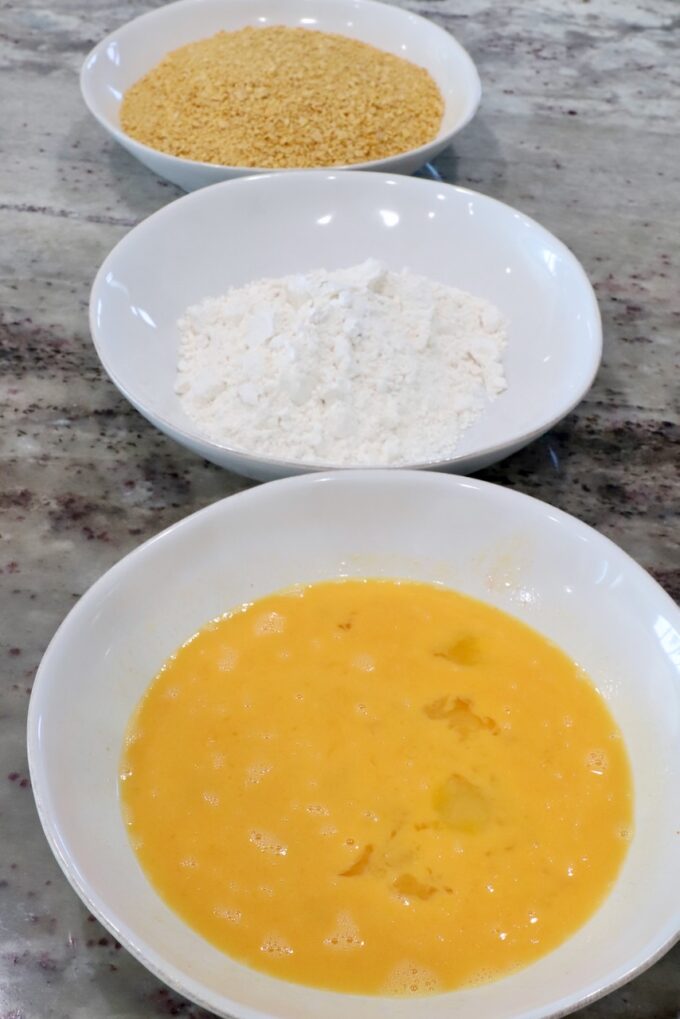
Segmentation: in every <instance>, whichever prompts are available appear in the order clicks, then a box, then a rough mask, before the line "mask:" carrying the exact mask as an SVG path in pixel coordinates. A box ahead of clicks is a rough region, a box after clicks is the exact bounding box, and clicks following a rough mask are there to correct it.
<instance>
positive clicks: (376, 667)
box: [28, 471, 680, 1019]
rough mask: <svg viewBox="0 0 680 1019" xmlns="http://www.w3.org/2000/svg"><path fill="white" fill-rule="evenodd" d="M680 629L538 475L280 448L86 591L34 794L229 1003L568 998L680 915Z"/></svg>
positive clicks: (74, 864)
mask: <svg viewBox="0 0 680 1019" xmlns="http://www.w3.org/2000/svg"><path fill="white" fill-rule="evenodd" d="M679 631H680V612H679V611H678V609H677V607H676V606H675V605H674V604H673V603H672V601H671V600H670V598H668V596H667V595H666V594H665V593H664V592H663V591H662V590H661V588H660V587H659V586H658V585H657V584H656V583H655V582H654V581H653V580H652V579H651V578H650V577H649V576H648V575H647V574H646V573H645V572H644V571H643V570H642V569H641V568H640V567H639V566H638V565H636V564H635V563H634V562H633V561H632V560H631V559H629V558H628V556H626V555H625V554H624V553H623V552H622V551H621V550H619V549H618V548H617V547H615V546H614V545H613V544H612V543H611V542H609V541H608V540H607V539H606V538H604V537H603V536H602V535H600V534H598V533H597V532H595V531H594V530H591V529H590V528H589V527H587V526H585V525H584V524H582V523H580V522H579V521H577V520H575V519H574V518H572V517H569V516H567V515H566V514H564V513H562V512H560V511H558V510H554V509H552V508H551V507H549V506H546V505H545V504H543V503H540V502H537V501H535V500H533V499H531V498H529V497H527V496H524V495H520V494H518V493H516V492H513V491H509V490H506V489H503V488H500V487H496V486H493V485H489V484H487V483H484V482H480V481H470V480H466V479H463V478H459V477H451V476H448V475H440V474H430V473H422V472H412V471H391V472H387V471H358V472H349V471H348V472H338V473H335V474H333V473H331V474H317V475H307V476H304V477H300V478H290V479H285V480H283V481H278V482H274V483H272V484H269V485H265V486H261V487H259V488H255V489H251V490H250V491H247V492H244V493H241V494H238V495H235V496H233V497H231V498H228V499H225V500H223V501H221V502H219V503H216V504H215V505H212V506H210V507H208V508H206V509H204V510H202V511H200V512H198V513H196V514H194V515H193V516H191V517H188V518H187V519H185V520H183V521H181V522H180V523H178V524H176V525H175V526H174V527H171V528H170V529H169V530H167V531H165V532H163V533H162V534H161V535H159V536H158V537H156V538H154V539H153V540H151V541H149V542H147V543H146V544H145V545H143V546H142V547H140V548H139V549H137V550H136V551H134V552H133V553H131V554H130V555H128V556H127V557H126V558H125V559H123V560H122V561H121V562H120V563H119V564H117V565H116V566H114V567H113V568H112V569H111V570H110V571H109V572H108V573H107V574H106V575H105V576H104V577H103V578H102V579H101V580H99V581H98V582H97V583H96V584H95V585H94V586H93V587H92V588H91V590H90V591H89V592H87V594H85V595H84V596H83V598H82V599H81V600H80V602H79V603H78V605H77V606H76V607H75V608H74V609H73V610H72V611H71V613H70V614H69V616H68V617H67V619H66V620H65V622H64V623H63V624H62V626H61V628H60V629H59V631H58V633H57V634H56V636H55V637H54V639H53V641H52V643H51V645H50V647H49V649H48V650H47V652H46V654H45V657H44V659H43V661H42V663H41V666H40V669H39V672H38V675H37V678H36V682H35V685H34V688H33V694H32V699H31V705H30V711H29V723H28V748H29V760H30V769H31V780H32V785H33V790H34V794H35V798H36V803H37V806H38V810H39V813H40V817H41V820H42V824H43V827H44V829H45V832H46V835H47V837H48V840H49V843H50V845H51V847H52V850H53V852H54V854H55V856H56V858H57V860H58V861H59V863H60V865H61V867H62V868H63V870H64V872H65V874H66V876H67V878H68V879H69V881H70V882H71V884H72V885H73V887H74V889H75V890H76V892H77V893H78V894H79V895H80V896H81V898H82V899H83V901H84V902H85V904H86V905H87V908H88V909H90V910H91V911H92V912H93V913H94V914H95V915H96V916H97V917H98V918H99V919H100V920H101V921H102V923H103V924H104V925H105V926H106V927H107V928H108V929H109V930H110V931H111V932H112V933H113V935H114V936H115V937H116V938H117V939H118V940H119V941H121V942H122V944H123V945H124V946H125V947H126V948H127V949H128V950H129V951H130V952H132V953H133V954H134V955H135V956H136V957H137V958H138V959H139V960H140V961H141V962H142V963H143V964H144V965H145V966H147V967H148V968H149V969H150V970H152V971H153V972H154V973H156V974H157V975H158V976H159V977H161V978H162V979H163V980H165V981H166V982H167V983H169V984H170V985H172V986H173V987H174V988H176V989H177V990H179V991H180V992H181V993H183V994H185V995H187V996H188V997H190V998H192V999H193V1000H195V1001H197V1002H199V1003H200V1004H201V1005H203V1006H204V1007H206V1008H208V1009H210V1010H212V1011H213V1012H215V1013H216V1014H218V1015H221V1016H235V1017H238V1019H252V1017H254V1016H258V1017H268V1019H345V1017H346V1016H347V1015H348V1013H350V1012H351V1014H352V1015H353V1016H356V1017H358V1019H382V1017H385V1016H388V1015H389V1016H390V1017H393V1016H397V1017H403V1019H425V1017H427V1019H444V1017H448V1016H450V1015H452V1014H454V1013H455V1015H456V1016H459V1017H461V1019H511V1017H512V1019H519V1017H523V1019H529V1017H533V1019H539V1017H548V1016H558V1015H564V1014H566V1013H568V1012H570V1011H572V1010H574V1009H576V1008H578V1007H579V1006H580V1005H583V1004H584V1003H586V1002H589V1001H592V1000H593V999H595V998H597V997H599V996H601V995H603V994H605V993H606V992H607V991H608V990H611V989H612V988H614V987H616V986H618V985H620V984H621V983H623V982H625V981H626V980H628V979H631V978H632V977H633V976H634V975H635V974H636V973H638V972H640V971H641V970H642V969H644V968H645V967H646V966H648V965H650V964H651V962H653V961H654V960H655V959H657V958H658V957H659V956H660V955H661V954H662V953H663V952H664V951H665V950H667V949H668V948H669V947H670V945H671V944H672V943H673V942H674V940H675V939H676V938H677V936H678V933H679V930H680V893H679V891H678V887H677V881H675V880H674V877H673V876H674V875H676V874H677V873H678V867H679V866H680V838H678V830H679V829H680V792H679V790H680V752H679V751H678V747H679V746H680V683H679V682H678V670H679V669H680V632H679Z"/></svg>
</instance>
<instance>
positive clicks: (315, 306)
mask: <svg viewBox="0 0 680 1019" xmlns="http://www.w3.org/2000/svg"><path fill="white" fill-rule="evenodd" d="M179 328H180V334H181V342H180V354H179V365H178V378H177V384H176V387H175V388H176V392H177V393H178V395H179V397H180V401H181V404H182V407H183V409H184V411H185V413H186V414H187V416H188V417H189V418H191V419H192V420H193V421H194V422H195V423H196V425H197V426H198V427H199V428H200V430H201V432H203V434H204V435H205V436H206V437H208V438H210V439H212V440H214V441H215V442H219V443H222V444H224V445H228V446H232V447H235V448H237V449H241V450H244V451H247V452H251V453H254V454H256V455H261V456H268V457H275V458H277V459H282V460H302V461H306V462H311V463H314V464H327V465H338V466H349V465H352V464H354V465H357V466H364V465H368V464H373V465H381V464H390V465H394V464H409V463H418V462H423V461H427V460H435V459H444V458H448V457H450V456H451V455H452V454H453V452H454V450H455V446H456V443H457V442H458V439H459V437H460V435H461V433H462V432H463V430H464V429H466V428H467V427H468V426H469V425H470V424H471V423H472V421H474V419H475V418H476V417H477V416H478V415H479V414H480V413H481V412H482V410H483V409H484V407H485V403H486V400H487V399H490V400H492V399H493V398H494V397H495V396H497V395H498V393H500V392H502V390H503V389H505V380H504V376H503V366H502V362H501V353H502V350H503V347H504V346H505V327H504V323H503V321H502V318H501V316H500V314H499V312H498V311H497V309H496V308H494V307H493V305H491V304H489V303H488V302H487V301H482V300H480V299H479V298H476V297H472V296H471V295H470V294H467V293H464V292H463V291H461V290H454V289H453V288H452V287H447V286H444V285H442V284H440V283H434V282H432V281H431V280H428V279H426V278H425V277H423V276H415V275H413V274H412V273H410V272H407V271H403V272H398V273H396V272H390V271H388V270H387V269H385V268H384V266H382V265H380V264H379V263H378V262H376V261H374V260H372V259H371V260H369V261H367V262H364V263H363V264H362V265H357V266H354V267H352V268H349V269H341V270H338V271H336V272H325V271H323V270H318V271H316V272H311V273H309V274H307V275H305V276H288V277H285V278H284V279H278V280H260V281H258V282H255V283H250V284H248V285H247V286H244V287H240V288H238V289H233V290H230V291H229V292H228V293H227V294H226V295H225V296H224V297H218V298H214V299H208V300H205V301H203V302H202V303H201V304H199V305H197V306H196V307H193V308H189V309H188V310H187V312H186V314H185V316H184V318H183V319H182V320H181V321H180V323H179Z"/></svg>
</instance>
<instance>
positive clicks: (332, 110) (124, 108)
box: [81, 0, 481, 191]
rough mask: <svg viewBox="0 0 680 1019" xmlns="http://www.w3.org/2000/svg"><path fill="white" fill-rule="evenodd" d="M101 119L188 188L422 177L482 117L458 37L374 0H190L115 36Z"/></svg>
mask: <svg viewBox="0 0 680 1019" xmlns="http://www.w3.org/2000/svg"><path fill="white" fill-rule="evenodd" d="M81 90H82V94H83V98H84V99H85V102H86V104H87V106H88V108H89V110H90V112H91V113H92V114H93V115H94V116H95V117H96V118H97V120H98V121H99V122H100V124H101V125H102V126H103V127H104V128H105V129H106V130H107V131H108V132H109V134H110V135H112V137H114V138H115V139H116V141H118V142H119V143H120V144H121V145H123V146H124V147H125V148H126V149H127V150H128V151H129V152H131V153H132V155H133V156H135V157H136V158H137V159H139V160H140V162H142V163H143V164H144V165H145V166H148V167H149V168H150V169H152V170H153V171H154V172H155V173H157V174H159V176H161V177H165V178H167V179H168V180H170V181H172V182H173V183H175V184H178V185H179V186H180V187H182V188H184V189H185V190H187V191H192V190H194V189H195V188H199V187H203V186H205V185H206V184H213V183H215V182H216V181H220V180H226V179H228V178H230V177H237V176H241V175H243V174H249V173H254V172H261V171H262V170H263V168H268V169H281V168H289V167H298V168H307V167H319V166H336V167H339V166H343V165H352V166H353V167H355V168H360V169H373V170H384V169H388V170H393V171H395V172H398V173H412V172H413V171H414V170H417V169H418V168H419V167H421V166H423V165H424V164H425V163H426V162H427V161H428V160H430V159H433V158H434V156H436V155H437V154H438V153H439V152H440V151H441V150H442V149H443V148H445V146H446V145H448V143H449V142H450V141H451V139H452V138H453V136H454V135H455V134H456V133H457V132H458V131H460V130H461V129H462V128H463V127H464V126H465V124H467V123H468V121H469V120H470V119H471V118H472V117H473V116H474V113H475V111H476V109H477V106H478V104H479V99H480V94H481V87H480V83H479V77H478V75H477V71H476V70H475V67H474V64H473V63H472V61H471V59H470V57H469V56H468V55H467V53H466V52H465V50H464V49H463V48H462V46H460V44H459V43H457V42H456V40H455V39H453V38H452V36H450V35H449V34H448V33H447V32H445V31H444V30H443V29H441V28H439V27H438V26H437V25H435V24H434V23H433V22H431V21H428V20H427V19H425V18H422V17H420V16H418V15H416V14H412V13H410V12H408V11H405V10H401V9H400V8H398V7H393V6H391V5H388V4H383V3H377V2H375V0H286V2H285V3H281V2H280V0H180V2H178V3H171V4H167V5H165V6H163V7H160V8H159V9H158V10H154V11H151V12H150V13H148V14H144V15H142V16H141V17H139V18H136V19H135V20H134V21H131V22H129V23H128V24H126V25H124V26H123V27H121V28H119V29H117V30H116V31H115V32H113V33H112V34H111V35H109V36H107V38H106V39H103V40H102V42H100V43H99V44H98V45H97V46H96V47H95V48H94V49H93V50H92V52H91V53H90V54H89V56H88V57H87V59H86V60H85V63H84V65H83V69H82V72H81Z"/></svg>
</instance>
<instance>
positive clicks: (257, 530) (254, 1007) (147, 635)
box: [29, 471, 680, 1019]
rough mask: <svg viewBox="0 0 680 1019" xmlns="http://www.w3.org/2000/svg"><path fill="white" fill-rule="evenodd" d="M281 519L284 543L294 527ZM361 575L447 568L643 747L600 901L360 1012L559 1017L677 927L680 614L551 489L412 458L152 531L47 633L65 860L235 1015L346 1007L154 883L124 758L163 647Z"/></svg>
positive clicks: (45, 792) (35, 726)
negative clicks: (544, 645)
mask: <svg viewBox="0 0 680 1019" xmlns="http://www.w3.org/2000/svg"><path fill="white" fill-rule="evenodd" d="M282 534H285V540H282V538H281V535H282ZM354 575H359V576H361V575H364V576H365V575H372V576H401V577H410V578H416V579H421V580H427V581H435V582H443V583H446V584H448V585H450V586H452V587H455V588H457V589H459V590H461V591H463V592H465V593H468V594H470V595H473V596H476V597H479V598H483V599H485V600H486V601H488V602H490V603H492V604H494V605H497V606H499V607H501V608H503V609H505V610H506V611H509V612H511V613H512V614H514V615H515V616H517V617H519V618H520V619H522V620H524V621H525V622H527V623H529V624H530V625H532V626H534V627H536V628H537V629H539V630H540V631H541V632H543V633H544V634H545V635H546V636H548V637H549V638H551V639H553V640H554V641H556V642H557V643H558V644H559V645H560V646H561V647H562V648H563V649H564V650H565V651H567V653H569V654H570V655H571V656H573V657H574V658H575V659H576V660H577V661H579V662H580V663H581V664H582V665H583V666H584V667H585V668H586V669H587V670H588V671H589V673H590V675H591V676H592V677H593V679H594V681H595V682H596V684H597V686H598V687H599V689H600V690H601V692H602V694H603V696H604V697H605V698H606V700H607V701H608V703H609V706H610V708H611V710H612V712H613V714H614V716H615V718H616V719H617V721H618V724H619V725H620V726H621V728H622V731H623V734H624V737H625V740H626V743H627V746H628V750H629V753H630V757H631V762H632V767H633V773H634V782H635V792H636V807H635V815H636V817H635V824H636V833H635V837H634V839H633V842H632V845H631V848H630V852H629V855H628V857H627V860H626V862H625V864H624V867H623V870H622V873H621V876H620V878H619V880H618V881H617V883H616V885H615V888H614V890H613V892H612V894H611V895H610V896H609V898H608V899H607V900H606V902H605V904H604V905H603V906H602V908H601V909H600V910H599V911H598V912H597V913H596V914H595V916H594V917H593V918H592V920H591V921H590V922H589V923H588V924H586V926H585V927H584V928H582V929H581V930H580V931H579V932H578V933H577V934H576V935H575V936H574V937H573V938H571V939H570V940H569V941H568V942H566V943H565V944H564V945H563V946H562V947H561V948H559V949H558V950H557V951H555V952H553V953H551V954H550V955H548V956H547V957H546V958H544V959H543V960H541V961H540V962H538V963H536V964H535V965H533V966H531V967H529V968H527V969H525V970H523V971H521V972H518V973H516V974H514V975H513V976H511V977H509V978H507V979H505V980H502V981H499V982H497V983H493V984H489V985H487V986H483V987H478V988H475V989H471V990H464V991H460V992H456V993H455V994H446V995H441V996H436V997H433V998H425V999H411V1000H404V999H402V1000H395V999H379V998H364V997H352V998H351V1011H352V1015H353V1016H355V1017H356V1019H388V1017H390V1019H391V1017H395V1016H396V1017H397V1019H399V1017H403V1019H444V1017H447V1019H448V1017H450V1016H451V1014H452V1010H453V1009H455V1014H456V1016H457V1017H459V1019H510V1017H520V1016H521V1017H524V1019H528V1017H531V1016H533V1017H538V1016H547V1015H557V1014H558V1013H560V1014H562V1013H561V1012H560V1010H561V1009H566V1010H568V1009H570V1008H571V1007H574V1006H575V1005H576V1004H577V1003H578V1002H582V1001H583V1000H584V999H585V998H586V997H588V996H590V995H597V994H598V993H601V992H602V990H603V989H604V988H606V987H608V986H611V984H612V983H614V982H618V981H622V980H623V979H624V978H625V977H626V976H627V975H630V972H631V970H634V969H635V968H636V967H638V966H641V965H643V964H644V963H645V962H646V961H648V960H649V958H650V957H651V956H652V955H653V954H654V953H655V952H658V951H659V950H661V948H662V947H663V946H664V945H666V944H667V943H668V942H669V940H670V939H672V938H673V937H674V936H677V933H678V930H679V928H680V904H679V899H680V893H679V891H678V887H677V882H676V881H674V880H672V879H671V876H672V875H675V874H677V873H678V867H679V866H680V839H678V835H677V832H678V830H680V753H679V752H678V746H679V745H680V681H679V680H680V677H679V670H680V633H678V630H680V613H679V612H678V610H677V608H676V607H675V606H674V605H673V604H672V602H671V601H670V599H669V598H668V597H667V596H666V595H665V594H664V593H663V592H662V591H661V589H660V588H659V587H658V586H657V585H656V584H655V583H654V582H653V581H652V580H651V579H650V578H649V577H648V576H647V575H646V574H645V573H644V572H643V571H642V570H641V569H640V568H639V567H638V566H636V565H635V564H634V563H633V562H632V561H631V560H630V559H629V558H628V557H627V556H625V555H624V554H623V553H622V552H621V551H620V550H618V549H616V548H615V547H614V546H613V545H611V543H609V542H608V541H607V540H606V539H604V538H603V537H601V536H600V535H598V534H597V533H596V532H594V531H592V530H590V529H589V528H586V527H585V526H584V525H582V524H580V523H578V522H577V521H575V520H573V518H570V517H567V516H565V515H564V514H561V513H559V512H558V511H554V510H552V509H550V508H549V507H547V506H545V505H543V504H541V503H538V502H536V501H534V500H531V499H528V498H527V497H525V496H521V495H518V494H517V493H514V492H512V491H508V490H504V489H500V488H496V487H494V486H491V485H488V484H484V483H482V482H471V481H467V480H465V479H461V478H453V477H449V476H446V475H437V474H422V473H418V472H402V471H395V472H370V471H365V472H341V473H338V474H336V475H311V476H307V477H304V478H295V479H288V480H286V481H283V482H279V483H277V484H275V485H267V486H263V487H260V488H257V489H253V490H251V491H248V492H246V493H243V494H241V495H238V496H234V497H232V498H230V499H227V500H224V501H222V502H220V503H217V504H215V505H214V506H211V507H209V508H208V509H206V510H204V511H202V512H201V513H199V514H195V515H194V516H193V517H190V518H188V519H187V520H185V521H183V522H182V523H181V524H179V525H177V526H176V527H175V528H172V529H171V530H169V531H167V532H165V533H164V534H163V535H161V536H159V537H158V538H156V539H154V540H152V541H151V542H148V543H147V544H146V545H144V546H143V547H142V548H141V549H139V550H137V551H136V552H134V553H133V554H132V555H131V556H129V557H127V558H126V559H125V560H123V561H122V562H121V563H120V564H119V565H118V566H117V567H115V568H114V569H113V570H112V571H110V572H109V573H108V574H107V575H106V576H105V577H104V578H103V579H102V580H101V581H99V582H98V584H97V585H95V587H94V588H93V589H92V590H91V591H90V592H88V594H87V595H86V596H85V597H84V598H83V599H82V600H81V601H80V602H79V604H78V605H77V606H76V608H75V609H74V610H73V612H72V613H71V615H70V616H69V617H68V619H67V620H66V622H65V623H64V625H63V626H62V628H61V629H60V631H59V633H58V635H57V636H56V638H55V639H54V641H53V643H52V645H51V646H50V648H49V650H48V652H47V654H46V656H45V658H44V660H43V663H42V665H41V667H40V671H39V675H38V678H37V681H36V684H35V687H34V691H33V697H32V701H31V709H30V717H29V757H30V764H31V776H32V781H33V787H34V792H35V795H36V800H37V803H38V806H39V810H40V813H41V817H42V821H43V824H44V826H45V829H46V832H47V834H48V837H49V839H50V842H51V845H52V848H53V850H54V851H55V853H56V855H57V857H58V859H59V861H60V863H61V865H62V867H63V868H64V870H65V871H66V873H67V875H68V877H69V879H70V880H71V881H72V883H73V884H74V886H75V887H76V889H77V890H78V891H79V893H80V894H81V896H82V897H83V898H84V899H85V901H86V902H87V904H88V906H89V907H90V908H91V909H92V910H94V912H95V913H96V914H97V915H98V916H100V917H101V918H103V919H104V921H105V923H106V924H107V926H108V927H109V928H110V929H111V930H112V931H114V932H115V934H116V936H117V937H118V938H119V939H121V940H122V941H123V943H124V944H125V945H126V946H127V947H129V948H131V949H132V950H133V951H134V952H135V954H137V955H138V957H139V958H141V959H142V961H144V962H145V963H146V964H147V965H148V966H150V967H151V968H152V969H154V970H155V971H156V972H157V973H159V974H160V975H161V976H162V977H163V978H164V979H166V980H167V981H168V982H170V983H172V984H173V985H174V986H176V987H178V988H179V989H180V990H182V991H183V992H184V993H187V994H188V995H190V996H191V997H194V998H195V999H197V1000H198V1001H200V1002H201V1003H203V1004H204V1005H206V1006H207V1007H209V1008H211V1009H213V1010H214V1011H216V1012H217V1013H218V1014H220V1015H224V1014H229V1015H233V1016H237V1017H244V1019H245V1017H253V1016H256V1015H259V1016H274V1017H285V1019H320V1017H323V1019H345V1017H346V1015H347V1012H348V999H347V997H346V996H343V995H340V994H331V993H326V992H322V991H317V990H311V989H308V988H304V987H301V986H297V985H292V984H286V983H282V982H280V981H278V980H275V979H273V978H271V977H267V976H264V975H263V974H259V973H255V972H254V971H252V970H249V969H247V968H245V967H243V966H241V965H239V964H238V963H236V962H233V961H232V960H230V959H229V958H227V957H225V956H223V955H222V954H221V953H219V952H217V951H216V950H214V949H213V948H211V947H210V946H209V945H208V944H206V943H205V942H204V941H203V940H202V939H201V938H200V937H198V936H197V935H195V934H193V933H192V932H191V931H190V930H189V929H188V928H187V927H185V926H184V924H183V923H181V922H180V921H179V920H178V919H177V918H176V917H175V916H174V915H173V914H172V913H171V912H170V911H169V910H168V909H167V908H166V907H165V906H164V904H163V903H162V902H161V901H160V900H159V899H158V898H157V896H156V894H155V893H154V891H153V890H152V889H151V887H150V886H149V884H148V883H147V882H146V880H145V878H144V876H143V875H142V873H141V871H140V869H139V867H138V865H137V861H136V858H135V856H134V854H133V852H132V850H131V848H130V846H129V844H128V840H127V836H126V832H125V830H124V827H123V823H122V820H121V815H120V811H119V805H118V797H117V781H116V779H117V765H118V760H119V755H120V749H121V743H122V738H123V733H124V729H125V726H126V723H127V721H128V718H129V716H130V713H131V711H132V709H133V707H134V705H135V704H136V702H137V700H138V699H139V697H140V695H141V694H142V692H143V690H144V689H145V687H146V686H147V684H148V683H149V681H150V679H151V678H152V677H153V675H154V673H155V672H156V670H157V669H158V668H159V666H160V665H161V664H162V662H163V661H164V659H165V658H166V657H167V656H168V655H169V654H170V653H171V652H172V651H173V650H174V649H175V648H176V647H177V646H178V644H180V643H181V642H182V641H183V640H184V639H186V638H187V637H188V636H190V635H191V634H192V633H193V632H194V631H195V630H196V629H197V628H198V627H200V626H201V625H202V624H203V623H205V622H206V621H207V620H209V619H210V618H212V617H215V616H216V615H218V614H219V613H221V612H223V611H225V610H226V609H227V608H229V607H230V606H234V605H237V604H239V603H241V602H243V601H246V600H251V599H253V598H256V597H258V596H260V595H263V594H264V593H266V592H270V591H272V590H276V589H278V588H281V587H283V586H286V585H289V584H292V583H295V582H300V581H303V582H304V581H313V580H317V579H322V578H329V577H338V576H354Z"/></svg>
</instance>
